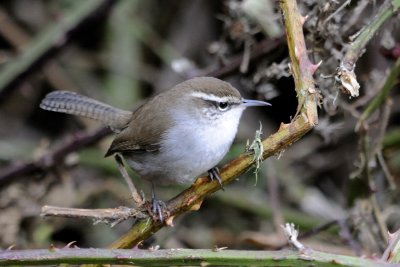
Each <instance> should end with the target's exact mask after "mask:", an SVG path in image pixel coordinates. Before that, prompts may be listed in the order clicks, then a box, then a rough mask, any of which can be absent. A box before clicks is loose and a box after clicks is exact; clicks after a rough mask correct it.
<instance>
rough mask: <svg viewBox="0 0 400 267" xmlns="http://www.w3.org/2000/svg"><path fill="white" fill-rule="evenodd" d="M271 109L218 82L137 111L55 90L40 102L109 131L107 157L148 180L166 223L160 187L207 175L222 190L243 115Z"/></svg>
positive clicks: (196, 85)
mask: <svg viewBox="0 0 400 267" xmlns="http://www.w3.org/2000/svg"><path fill="white" fill-rule="evenodd" d="M270 105H271V104H270V103H268V102H265V101H260V100H249V99H244V98H243V97H242V96H241V94H240V92H239V91H238V90H237V89H236V88H235V87H233V86H232V85H231V84H230V83H228V82H225V81H222V80H220V79H217V78H214V77H196V78H192V79H189V80H186V81H183V82H181V83H179V84H177V85H175V86H174V87H172V88H171V89H169V90H166V91H163V92H161V93H159V94H157V95H155V96H154V97H152V98H150V99H149V100H148V101H147V102H145V103H144V104H143V105H141V106H139V107H138V108H137V109H136V110H134V111H127V110H123V109H119V108H116V107H113V106H110V105H108V104H105V103H103V102H100V101H97V100H95V99H92V98H89V97H86V96H83V95H80V94H77V93H74V92H69V91H53V92H51V93H49V94H47V95H46V96H45V98H44V99H43V100H42V101H41V103H40V107H41V108H42V109H44V110H48V111H54V112H61V113H67V114H72V115H77V116H82V117H87V118H91V119H95V120H99V121H101V122H102V123H104V124H105V125H107V126H109V127H110V128H111V129H112V130H113V131H114V132H115V138H114V140H113V141H112V143H111V145H110V147H109V149H108V151H107V152H106V154H105V156H106V157H108V156H111V155H118V156H122V158H123V159H124V160H125V162H126V163H127V164H128V165H129V167H130V168H132V169H133V170H134V171H136V172H137V173H138V174H139V176H140V177H141V178H142V179H145V180H148V181H150V182H151V184H152V189H153V190H152V192H153V193H152V203H153V211H154V212H155V213H158V214H159V215H160V217H161V218H162V215H161V213H162V212H161V209H162V208H161V207H160V205H158V204H157V203H159V202H158V201H157V200H156V198H155V194H154V186H155V185H166V184H191V183H193V182H194V181H195V179H196V178H197V177H199V176H200V175H202V174H205V173H209V175H210V178H211V179H217V181H218V182H219V183H220V185H221V181H220V177H219V171H218V168H216V166H217V164H218V163H219V162H220V161H221V160H222V158H223V157H224V156H225V155H226V154H227V152H228V151H229V148H230V147H231V145H232V142H233V140H234V138H235V136H236V133H237V129H238V125H239V121H240V118H241V115H242V113H243V111H244V110H245V109H246V108H247V107H251V106H270ZM221 186H222V185H221Z"/></svg>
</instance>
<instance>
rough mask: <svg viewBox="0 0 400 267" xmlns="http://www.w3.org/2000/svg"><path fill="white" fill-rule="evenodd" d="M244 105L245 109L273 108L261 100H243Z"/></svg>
mask: <svg viewBox="0 0 400 267" xmlns="http://www.w3.org/2000/svg"><path fill="white" fill-rule="evenodd" d="M242 105H243V106H245V107H255V106H272V105H271V104H270V103H268V102H265V101H260V100H251V99H242Z"/></svg>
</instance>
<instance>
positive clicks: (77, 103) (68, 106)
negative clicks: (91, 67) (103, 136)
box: [40, 91, 132, 130]
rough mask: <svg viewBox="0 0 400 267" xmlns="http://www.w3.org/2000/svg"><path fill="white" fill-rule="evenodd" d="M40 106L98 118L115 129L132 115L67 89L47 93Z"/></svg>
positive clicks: (122, 125) (122, 126)
mask: <svg viewBox="0 0 400 267" xmlns="http://www.w3.org/2000/svg"><path fill="white" fill-rule="evenodd" d="M40 107H41V108H42V109H45V110H50V111H55V112H61V113H68V114H73V115H77V116H82V117H86V118H90V119H95V120H99V121H101V122H103V123H104V124H106V125H108V126H110V127H111V128H113V129H115V130H120V129H122V128H124V127H125V126H126V125H127V124H128V122H129V120H130V118H131V116H132V112H130V111H126V110H122V109H118V108H114V107H112V106H110V105H107V104H105V103H102V102H100V101H97V100H94V99H92V98H89V97H86V96H82V95H79V94H77V93H73V92H68V91H54V92H51V93H49V94H47V95H46V97H45V98H44V99H43V100H42V102H41V103H40Z"/></svg>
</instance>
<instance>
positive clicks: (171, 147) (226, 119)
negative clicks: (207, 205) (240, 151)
mask: <svg viewBox="0 0 400 267" xmlns="http://www.w3.org/2000/svg"><path fill="white" fill-rule="evenodd" d="M242 112H243V109H242V108H240V107H235V108H233V109H231V110H229V111H227V112H225V113H224V114H223V116H220V117H218V118H215V119H214V120H209V119H208V118H202V117H200V118H199V119H198V120H194V119H193V117H188V115H187V114H184V113H175V114H173V116H174V119H175V123H176V124H175V126H174V127H171V129H170V130H168V131H167V132H166V133H165V134H164V136H163V142H162V147H161V150H160V154H163V156H162V155H159V156H161V157H163V158H164V159H166V160H168V161H169V166H170V167H171V168H169V169H170V170H169V174H168V175H167V176H171V175H172V176H173V179H179V181H178V182H181V183H191V182H193V181H194V180H195V179H196V177H198V176H199V175H201V174H202V173H205V172H207V171H208V170H209V169H211V168H213V167H215V166H216V165H217V164H218V163H219V162H220V161H221V160H222V158H223V157H224V156H225V155H226V153H227V152H228V151H229V148H230V146H231V144H232V142H233V139H234V138H235V135H236V132H237V127H238V124H239V119H240V116H241V114H242Z"/></svg>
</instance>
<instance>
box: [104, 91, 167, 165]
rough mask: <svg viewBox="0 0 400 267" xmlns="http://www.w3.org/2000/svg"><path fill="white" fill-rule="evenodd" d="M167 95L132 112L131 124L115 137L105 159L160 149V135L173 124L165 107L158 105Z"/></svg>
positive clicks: (161, 95)
mask: <svg viewBox="0 0 400 267" xmlns="http://www.w3.org/2000/svg"><path fill="white" fill-rule="evenodd" d="M167 93H168V91H167V92H165V93H162V94H159V95H157V96H155V97H154V98H152V99H151V100H149V101H148V102H147V103H145V104H144V105H142V106H141V107H139V108H138V109H137V110H136V111H134V112H133V114H132V120H131V122H130V123H129V124H128V126H127V127H126V128H125V129H123V130H122V131H121V132H120V133H119V134H118V135H117V136H116V137H115V139H114V141H113V142H112V144H111V146H110V148H109V149H108V151H107V153H106V155H105V156H106V157H107V156H110V155H112V154H114V153H118V152H121V153H124V152H132V153H145V152H154V151H157V150H158V149H159V148H160V144H159V142H160V138H161V135H162V134H163V133H164V132H165V131H166V130H167V129H168V127H169V125H171V123H173V122H172V121H171V120H170V118H169V115H168V113H167V112H166V108H165V107H164V106H165V105H160V102H162V99H163V98H164V97H165V95H166V94H167Z"/></svg>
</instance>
